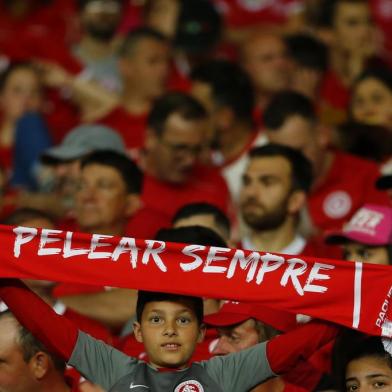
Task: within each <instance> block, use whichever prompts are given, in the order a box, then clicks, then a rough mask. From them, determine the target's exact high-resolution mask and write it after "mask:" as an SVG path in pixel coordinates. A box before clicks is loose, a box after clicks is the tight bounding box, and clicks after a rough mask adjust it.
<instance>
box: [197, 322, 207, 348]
mask: <svg viewBox="0 0 392 392" xmlns="http://www.w3.org/2000/svg"><path fill="white" fill-rule="evenodd" d="M206 329H207V328H206V325H205V324H201V325H200V327H199V336H198V337H197V343H201V342H202V341H203V340H204V336H205V334H206Z"/></svg>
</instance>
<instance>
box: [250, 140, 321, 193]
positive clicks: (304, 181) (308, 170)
mask: <svg viewBox="0 0 392 392" xmlns="http://www.w3.org/2000/svg"><path fill="white" fill-rule="evenodd" d="M264 157H282V158H285V159H286V160H287V161H288V162H289V163H290V166H291V186H292V190H301V191H304V192H306V193H308V192H309V191H310V188H311V186H312V181H313V169H312V164H311V162H310V161H309V159H307V158H306V157H305V156H304V155H303V154H302V153H301V151H298V150H296V149H294V148H291V147H288V146H283V145H280V144H273V143H270V144H266V145H265V146H260V147H255V148H253V149H252V150H250V152H249V158H250V160H252V159H257V158H264Z"/></svg>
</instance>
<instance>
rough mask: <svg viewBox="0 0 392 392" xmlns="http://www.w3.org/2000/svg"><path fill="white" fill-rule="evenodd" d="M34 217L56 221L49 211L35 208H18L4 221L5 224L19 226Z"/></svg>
mask: <svg viewBox="0 0 392 392" xmlns="http://www.w3.org/2000/svg"><path fill="white" fill-rule="evenodd" d="M33 219H47V220H48V221H49V222H52V223H54V220H53V217H52V216H50V215H49V214H48V213H46V212H43V211H41V210H36V209H34V208H18V209H17V210H15V211H13V212H11V213H10V214H9V215H8V216H7V217H6V218H5V219H4V220H3V221H2V223H3V224H4V225H10V226H18V225H21V224H23V222H26V221H29V220H33Z"/></svg>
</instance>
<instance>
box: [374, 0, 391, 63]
mask: <svg viewBox="0 0 392 392" xmlns="http://www.w3.org/2000/svg"><path fill="white" fill-rule="evenodd" d="M369 4H370V8H371V11H372V14H373V17H374V21H375V23H376V25H377V26H378V27H379V28H380V30H381V33H382V35H383V47H384V51H385V52H384V53H383V55H382V57H383V58H384V59H385V60H387V61H388V63H389V64H391V65H392V40H391V37H392V2H391V0H370V1H369Z"/></svg>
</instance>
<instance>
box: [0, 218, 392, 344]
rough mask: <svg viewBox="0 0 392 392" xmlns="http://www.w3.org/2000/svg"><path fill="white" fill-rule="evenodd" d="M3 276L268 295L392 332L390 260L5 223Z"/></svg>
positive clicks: (234, 296) (247, 297) (249, 297)
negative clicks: (298, 253) (386, 262)
mask: <svg viewBox="0 0 392 392" xmlns="http://www.w3.org/2000/svg"><path fill="white" fill-rule="evenodd" d="M0 244H1V245H0V249H1V256H0V258H1V263H0V276H2V277H18V278H35V279H44V280H52V281H58V282H72V283H81V284H94V285H102V286H104V285H106V286H114V287H125V288H133V289H143V290H153V291H162V292H172V293H178V294H187V295H197V296H203V297H208V298H224V299H230V300H238V301H257V302H262V303H265V304H266V305H268V306H269V307H273V308H275V309H284V310H287V311H291V312H294V313H302V314H306V315H309V316H312V317H315V318H319V319H324V320H329V321H332V322H335V323H338V324H342V325H345V326H347V327H350V328H355V329H359V330H361V331H363V332H366V333H370V334H374V335H384V336H392V333H391V324H392V323H390V322H389V321H388V320H389V319H391V317H389V318H388V306H389V302H390V301H391V296H392V274H391V268H390V267H389V266H381V265H374V264H367V263H365V264H363V263H358V262H357V263H352V262H347V261H339V260H330V259H317V258H313V257H300V258H299V257H297V256H287V255H279V254H273V253H265V252H252V251H245V250H240V249H227V248H217V247H213V246H211V247H206V246H201V245H185V244H176V243H165V242H160V241H153V240H136V239H134V238H128V237H114V236H104V235H98V234H93V235H90V234H80V233H73V232H69V231H68V232H65V231H60V230H45V229H43V230H41V229H32V228H24V227H17V228H13V227H9V226H0Z"/></svg>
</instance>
